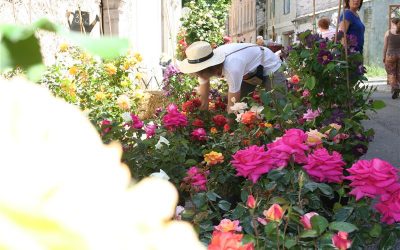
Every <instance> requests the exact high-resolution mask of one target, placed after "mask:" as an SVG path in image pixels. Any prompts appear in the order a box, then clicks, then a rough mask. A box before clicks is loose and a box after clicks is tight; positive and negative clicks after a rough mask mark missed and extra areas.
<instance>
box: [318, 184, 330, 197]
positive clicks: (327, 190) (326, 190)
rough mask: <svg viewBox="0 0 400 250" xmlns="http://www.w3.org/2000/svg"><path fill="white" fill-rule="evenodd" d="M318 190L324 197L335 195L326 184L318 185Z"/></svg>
mask: <svg viewBox="0 0 400 250" xmlns="http://www.w3.org/2000/svg"><path fill="white" fill-rule="evenodd" d="M318 189H319V190H321V192H322V193H323V194H324V195H327V196H331V195H333V189H332V188H331V186H329V185H328V184H326V183H318Z"/></svg>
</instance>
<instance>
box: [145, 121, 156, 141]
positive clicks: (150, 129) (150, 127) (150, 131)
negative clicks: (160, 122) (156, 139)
mask: <svg viewBox="0 0 400 250" xmlns="http://www.w3.org/2000/svg"><path fill="white" fill-rule="evenodd" d="M156 128H157V126H156V125H154V124H147V125H146V126H145V127H144V131H145V132H146V137H147V138H151V137H153V136H154V135H155V134H156Z"/></svg>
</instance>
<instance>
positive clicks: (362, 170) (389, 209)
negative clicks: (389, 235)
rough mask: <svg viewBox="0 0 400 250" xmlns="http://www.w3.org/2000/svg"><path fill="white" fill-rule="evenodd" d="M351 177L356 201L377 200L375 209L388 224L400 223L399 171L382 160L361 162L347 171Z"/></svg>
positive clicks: (349, 178) (349, 177) (352, 192)
mask: <svg viewBox="0 0 400 250" xmlns="http://www.w3.org/2000/svg"><path fill="white" fill-rule="evenodd" d="M347 171H348V172H349V173H350V176H348V177H346V179H348V180H350V181H351V183H350V186H351V187H352V188H353V190H352V191H351V192H350V194H352V195H354V196H356V200H359V199H361V198H363V197H370V198H377V197H378V196H379V200H378V203H377V204H376V205H375V208H376V209H377V210H378V212H379V213H380V214H381V215H382V218H381V221H382V222H385V223H387V224H392V223H395V222H400V183H399V178H398V170H397V169H396V168H395V167H393V166H392V165H391V164H390V163H388V162H386V161H383V160H381V159H377V158H375V159H372V160H360V161H358V162H356V163H355V164H353V166H352V167H351V168H350V169H348V170H347Z"/></svg>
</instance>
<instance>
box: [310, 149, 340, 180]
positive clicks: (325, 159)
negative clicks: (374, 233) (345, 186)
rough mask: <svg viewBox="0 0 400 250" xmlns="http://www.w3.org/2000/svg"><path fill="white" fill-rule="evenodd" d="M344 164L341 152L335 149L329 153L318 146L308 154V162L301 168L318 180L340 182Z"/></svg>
mask: <svg viewBox="0 0 400 250" xmlns="http://www.w3.org/2000/svg"><path fill="white" fill-rule="evenodd" d="M345 165H346V163H345V162H344V161H343V159H342V155H341V154H339V153H338V152H336V151H333V152H332V154H329V152H328V150H326V149H325V148H320V149H317V150H315V151H314V152H313V153H312V154H310V155H309V156H308V163H307V165H305V166H304V167H303V168H304V169H305V170H306V172H307V174H308V175H309V176H310V177H312V178H313V179H315V180H316V181H318V182H331V183H332V182H333V183H341V182H342V181H343V178H344V176H343V167H344V166H345Z"/></svg>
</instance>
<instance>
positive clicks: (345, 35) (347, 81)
mask: <svg viewBox="0 0 400 250" xmlns="http://www.w3.org/2000/svg"><path fill="white" fill-rule="evenodd" d="M345 12H346V6H345V2H344V1H343V23H344V22H345V21H346V15H345ZM338 17H339V18H340V16H338ZM343 33H344V35H343V43H344V53H345V58H346V63H347V67H346V83H347V93H348V95H349V97H350V96H351V88H350V73H349V67H348V65H349V54H348V46H347V30H346V29H343ZM347 108H348V111H349V112H350V110H351V107H350V98H349V99H348V101H347Z"/></svg>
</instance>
